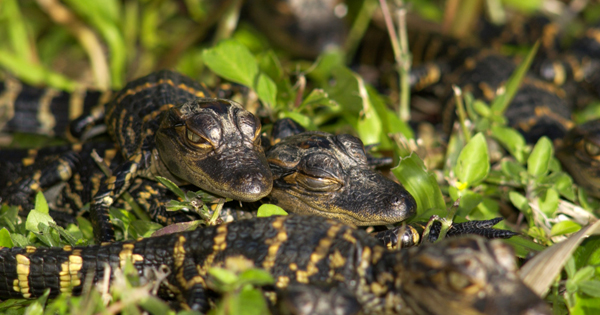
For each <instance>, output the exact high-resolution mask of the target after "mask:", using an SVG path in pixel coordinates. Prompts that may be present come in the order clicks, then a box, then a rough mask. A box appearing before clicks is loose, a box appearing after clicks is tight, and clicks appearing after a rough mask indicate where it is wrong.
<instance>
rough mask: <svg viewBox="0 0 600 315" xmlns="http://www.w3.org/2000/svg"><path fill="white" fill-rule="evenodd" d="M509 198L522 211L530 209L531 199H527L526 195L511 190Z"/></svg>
mask: <svg viewBox="0 0 600 315" xmlns="http://www.w3.org/2000/svg"><path fill="white" fill-rule="evenodd" d="M508 198H509V199H510V202H512V204H513V205H514V206H515V207H516V208H517V209H519V210H521V212H525V211H527V210H529V200H527V198H525V196H523V195H521V194H519V193H518V192H516V191H511V192H509V193H508Z"/></svg>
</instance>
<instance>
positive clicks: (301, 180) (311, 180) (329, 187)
mask: <svg viewBox="0 0 600 315" xmlns="http://www.w3.org/2000/svg"><path fill="white" fill-rule="evenodd" d="M296 181H297V182H298V184H299V185H300V186H302V187H304V188H306V189H307V190H312V191H322V192H327V191H336V190H338V189H340V188H341V187H342V184H341V183H340V182H339V181H337V180H335V179H331V178H321V177H313V176H308V175H305V174H302V173H298V174H297V175H296Z"/></svg>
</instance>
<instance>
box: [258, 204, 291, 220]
mask: <svg viewBox="0 0 600 315" xmlns="http://www.w3.org/2000/svg"><path fill="white" fill-rule="evenodd" d="M272 215H287V212H285V210H283V209H281V207H279V206H276V205H272V204H267V203H265V204H263V205H261V206H260V207H259V208H258V211H257V212H256V216H257V217H259V218H263V217H270V216H272Z"/></svg>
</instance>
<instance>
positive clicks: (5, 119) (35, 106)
mask: <svg viewBox="0 0 600 315" xmlns="http://www.w3.org/2000/svg"><path fill="white" fill-rule="evenodd" d="M0 79H4V81H0V131H2V132H7V133H10V132H25V133H36V134H42V135H47V136H57V137H65V136H67V130H68V126H69V122H70V120H72V119H74V118H76V117H77V116H79V115H81V114H86V113H89V112H90V111H91V110H92V108H94V107H96V106H98V105H101V104H103V103H104V102H106V101H108V99H109V97H110V94H111V92H110V91H107V92H102V91H95V90H86V89H83V88H78V89H76V90H75V91H72V92H69V91H61V90H57V89H54V88H48V87H36V86H32V85H29V84H26V83H23V82H20V81H18V80H16V79H14V78H11V77H8V76H6V77H4V78H2V77H1V76H0Z"/></svg>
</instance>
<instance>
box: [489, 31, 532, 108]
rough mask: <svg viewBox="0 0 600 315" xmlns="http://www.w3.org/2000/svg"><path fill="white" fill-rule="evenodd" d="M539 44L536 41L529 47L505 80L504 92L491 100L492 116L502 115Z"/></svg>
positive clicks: (517, 88)
mask: <svg viewBox="0 0 600 315" xmlns="http://www.w3.org/2000/svg"><path fill="white" fill-rule="evenodd" d="M539 46H540V42H539V41H538V42H536V43H535V45H534V46H533V47H532V48H531V50H530V51H529V53H528V54H527V57H525V59H524V60H523V61H522V62H521V64H520V65H519V67H517V69H516V70H515V72H513V74H512V75H511V76H510V78H509V79H508V81H506V84H505V85H504V87H505V92H504V93H502V94H500V95H498V96H497V97H496V99H494V101H493V102H492V105H491V108H492V111H493V112H494V114H495V115H494V116H503V114H504V111H505V110H506V108H507V107H508V105H509V104H510V102H511V101H512V99H513V97H514V96H515V94H516V93H517V91H518V90H519V86H520V85H521V81H522V80H523V77H525V74H526V73H527V70H528V69H529V66H530V65H531V62H532V61H533V58H534V57H535V54H536V52H537V50H538V47H539Z"/></svg>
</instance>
